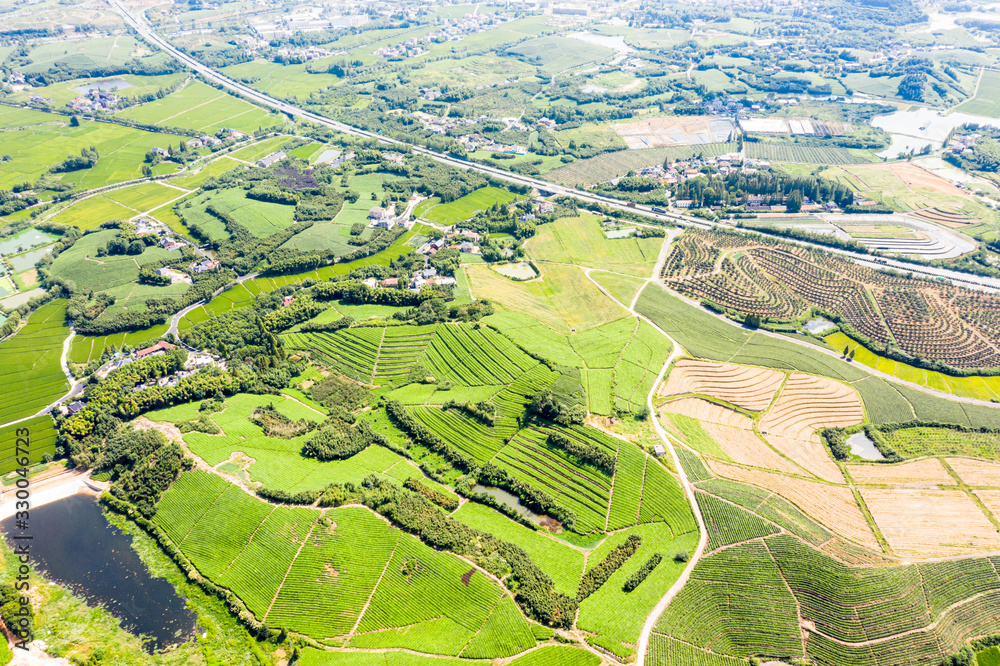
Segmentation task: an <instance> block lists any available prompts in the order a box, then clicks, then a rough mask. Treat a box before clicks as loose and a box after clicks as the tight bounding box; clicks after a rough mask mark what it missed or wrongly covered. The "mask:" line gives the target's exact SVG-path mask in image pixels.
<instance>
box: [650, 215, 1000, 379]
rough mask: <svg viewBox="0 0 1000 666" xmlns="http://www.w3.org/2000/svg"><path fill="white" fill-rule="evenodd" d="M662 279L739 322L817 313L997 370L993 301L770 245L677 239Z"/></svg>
mask: <svg viewBox="0 0 1000 666" xmlns="http://www.w3.org/2000/svg"><path fill="white" fill-rule="evenodd" d="M716 266H719V267H720V272H718V273H715V272H713V269H714V268H715V267H716ZM663 279H664V282H665V283H666V284H667V285H669V286H670V287H671V288H672V289H676V290H678V291H680V292H682V293H684V294H686V295H687V296H689V297H691V298H695V299H708V300H711V301H713V302H715V303H718V304H720V305H723V306H725V307H728V308H732V309H734V310H737V311H739V312H744V313H746V314H757V315H759V316H771V317H775V318H778V319H794V318H796V317H800V316H802V315H803V314H805V313H806V310H807V306H808V305H810V304H811V305H815V306H819V307H821V308H824V309H826V310H828V311H831V312H835V313H837V314H839V315H840V316H842V317H844V319H845V320H846V321H847V322H848V323H850V325H851V326H853V327H854V328H855V329H856V330H858V331H860V332H862V333H863V334H864V335H866V336H867V337H868V338H870V339H871V340H873V341H874V342H875V343H878V344H890V342H891V341H895V343H896V344H897V345H898V346H899V347H900V348H901V349H902V350H904V351H906V352H907V353H910V354H914V355H916V354H920V355H923V356H924V357H926V358H934V359H937V360H940V361H943V362H944V363H947V364H949V365H951V366H953V367H956V368H980V367H992V366H994V365H997V364H1000V351H998V349H1000V348H998V346H997V345H998V342H997V340H996V336H995V335H994V333H993V332H992V331H993V329H992V324H990V323H989V322H990V321H992V317H993V316H994V315H993V314H992V312H993V310H994V309H997V310H998V311H1000V298H997V297H995V296H993V295H988V294H980V293H978V292H972V291H969V290H964V289H961V288H957V287H952V286H950V285H944V284H938V283H931V282H928V283H926V284H925V283H923V282H920V283H918V282H914V281H913V280H911V279H908V278H906V277H905V276H901V275H894V274H891V273H887V272H883V271H878V270H875V269H869V268H865V267H861V266H857V265H855V264H853V263H851V262H848V261H845V260H843V259H840V258H838V257H835V256H834V255H828V254H826V253H819V252H814V251H811V250H807V249H805V248H801V247H794V246H790V245H787V244H784V243H781V242H780V241H778V240H776V239H766V240H762V241H760V242H757V241H755V240H751V239H748V238H747V237H741V236H737V235H734V234H731V233H725V232H714V231H713V232H701V231H687V232H685V234H684V235H683V236H682V237H681V238H680V239H679V240H678V241H677V242H676V243H675V244H674V246H673V247H672V250H671V253H670V255H669V256H668V257H667V260H666V262H665V265H664V270H663ZM890 372H891V371H890ZM824 374H828V373H824Z"/></svg>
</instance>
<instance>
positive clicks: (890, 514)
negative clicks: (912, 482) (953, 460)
mask: <svg viewBox="0 0 1000 666" xmlns="http://www.w3.org/2000/svg"><path fill="white" fill-rule="evenodd" d="M861 496H862V497H863V498H864V501H865V504H867V505H868V510H869V511H871V514H872V517H873V518H874V519H875V523H876V524H877V525H878V526H879V529H880V530H881V531H882V534H883V535H884V536H885V539H886V541H888V542H889V546H890V547H891V548H892V549H893V550H894V551H895V552H896V554H897V555H903V556H916V557H933V556H935V555H939V556H947V555H964V554H972V553H975V552H982V551H995V550H997V549H1000V534H998V533H997V530H996V528H995V527H994V526H993V523H991V522H990V520H989V519H988V518H987V517H986V515H985V514H984V513H983V512H982V511H981V510H980V509H979V507H978V506H977V505H976V503H975V502H974V501H973V499H972V498H971V497H969V495H967V494H966V493H964V492H962V491H961V490H933V489H916V488H892V489H884V488H862V489H861Z"/></svg>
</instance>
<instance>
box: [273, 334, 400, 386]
mask: <svg viewBox="0 0 1000 666" xmlns="http://www.w3.org/2000/svg"><path fill="white" fill-rule="evenodd" d="M382 332H383V329H380V328H358V329H344V330H340V331H336V332H334V333H329V332H317V333H288V334H286V335H284V336H283V339H284V340H285V341H286V343H287V344H288V347H289V349H296V350H306V351H309V352H310V353H311V355H312V359H313V360H315V361H318V362H321V363H329V364H330V365H332V366H333V367H335V368H336V369H337V370H339V371H340V372H342V373H344V374H345V375H347V376H348V377H352V378H354V379H357V380H358V381H363V382H366V383H368V382H371V380H372V374H373V373H374V371H375V364H376V362H377V357H378V350H379V344H380V343H381V341H382Z"/></svg>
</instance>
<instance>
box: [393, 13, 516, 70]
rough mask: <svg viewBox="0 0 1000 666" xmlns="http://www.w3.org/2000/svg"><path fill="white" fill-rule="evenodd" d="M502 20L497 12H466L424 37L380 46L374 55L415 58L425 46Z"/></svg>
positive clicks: (425, 51)
mask: <svg viewBox="0 0 1000 666" xmlns="http://www.w3.org/2000/svg"><path fill="white" fill-rule="evenodd" d="M503 22H504V18H503V17H502V16H501V15H499V14H491V13H489V12H483V13H481V14H478V13H477V14H466V15H465V16H463V17H461V18H457V19H452V20H450V21H448V22H447V23H446V24H445V25H444V26H442V27H440V28H438V29H437V30H435V31H433V32H431V33H429V34H427V35H426V36H424V37H413V38H411V39H408V40H406V41H405V42H402V43H400V44H397V45H395V46H382V47H380V48H378V49H377V50H376V51H375V55H377V56H379V57H381V58H387V59H392V60H398V59H401V58H415V57H417V56H421V55H423V54H425V53H427V48H426V47H427V46H428V45H430V44H444V43H445V42H458V41H461V40H462V38H463V37H464V36H465V35H469V34H472V33H476V32H482V31H484V30H486V29H488V28H490V27H492V26H494V25H497V24H499V23H503Z"/></svg>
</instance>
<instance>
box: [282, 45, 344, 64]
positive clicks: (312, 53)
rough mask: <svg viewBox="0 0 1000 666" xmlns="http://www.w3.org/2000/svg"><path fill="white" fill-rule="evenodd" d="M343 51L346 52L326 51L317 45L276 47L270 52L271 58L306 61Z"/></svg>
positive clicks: (339, 53)
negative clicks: (296, 47) (298, 47)
mask: <svg viewBox="0 0 1000 666" xmlns="http://www.w3.org/2000/svg"><path fill="white" fill-rule="evenodd" d="M344 53H346V51H340V52H338V53H337V54H334V52H333V51H327V50H326V49H323V48H320V47H318V46H307V47H304V48H301V49H278V50H277V51H275V52H274V53H273V54H271V60H277V61H280V60H301V61H303V62H307V61H309V60H319V59H320V58H327V57H329V56H332V55H341V54H344Z"/></svg>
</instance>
